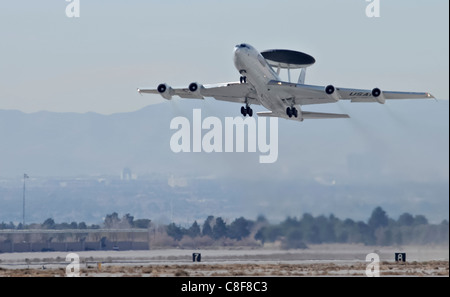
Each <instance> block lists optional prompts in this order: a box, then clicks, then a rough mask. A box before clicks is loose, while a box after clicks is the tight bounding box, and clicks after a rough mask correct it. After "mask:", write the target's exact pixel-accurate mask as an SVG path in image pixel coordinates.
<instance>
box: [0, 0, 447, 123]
mask: <svg viewBox="0 0 450 297" xmlns="http://www.w3.org/2000/svg"><path fill="white" fill-rule="evenodd" d="M379 3H380V17H379V18H369V17H367V15H366V7H367V5H369V4H370V3H369V2H366V1H364V0H343V1H333V0H320V1H287V0H282V1H276V2H275V1H267V0H259V1H235V0H232V1H227V2H226V3H224V2H223V1H199V0H194V1H126V2H125V1H117V0H108V1H104V0H89V1H87V0H80V10H79V12H80V16H79V17H78V18H69V17H67V15H66V7H67V6H68V5H69V4H70V3H69V2H66V1H64V0H45V1H32V0H20V1H1V2H0V41H1V42H0V55H1V59H0V109H3V110H5V109H14V110H20V111H23V112H26V113H31V112H37V111H55V112H79V113H86V112H96V113H100V114H113V113H121V112H130V111H136V110H139V109H141V108H143V107H145V106H147V105H149V104H152V103H162V102H163V100H162V99H161V98H159V96H139V95H138V94H137V93H136V88H138V87H156V86H157V85H158V84H159V83H161V82H167V83H168V84H170V85H172V86H182V87H184V86H187V85H188V84H189V83H190V82H193V81H198V82H200V83H204V84H206V83H216V82H225V81H236V80H238V79H239V74H238V72H237V70H236V69H235V68H234V65H233V62H232V51H233V47H234V45H235V44H238V43H242V42H247V43H250V44H252V45H253V46H254V47H256V48H257V49H259V50H260V51H262V50H265V49H273V48H283V49H292V50H298V51H303V52H306V53H308V54H310V55H312V56H314V57H315V58H316V61H317V62H316V64H315V65H314V66H312V67H311V68H310V69H309V70H308V74H307V80H306V82H307V83H309V84H318V85H327V84H333V85H335V86H340V87H352V88H369V89H372V88H374V87H380V88H381V89H384V90H399V91H427V92H431V93H432V94H433V95H435V96H436V97H437V98H439V99H448V98H449V87H448V80H449V69H448V67H449V37H448V36H449V32H448V30H449V29H448V28H449V27H448V20H449V17H448V5H449V2H448V1H446V0H431V1H406V0H397V1H387V0H380V2H379Z"/></svg>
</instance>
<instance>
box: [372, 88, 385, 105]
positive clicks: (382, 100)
mask: <svg viewBox="0 0 450 297" xmlns="http://www.w3.org/2000/svg"><path fill="white" fill-rule="evenodd" d="M372 96H373V97H374V98H375V100H377V102H378V103H380V104H384V103H385V102H386V98H384V95H383V92H382V91H381V90H380V89H379V88H375V89H373V90H372Z"/></svg>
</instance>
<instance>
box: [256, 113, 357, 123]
mask: <svg viewBox="0 0 450 297" xmlns="http://www.w3.org/2000/svg"><path fill="white" fill-rule="evenodd" d="M256 114H257V115H258V116H259V117H278V118H283V119H287V120H294V121H300V122H301V121H303V120H305V119H308V120H309V119H348V118H350V117H349V115H348V114H339V113H323V112H310V111H301V112H299V116H298V117H291V118H290V117H288V116H287V115H286V114H284V113H274V112H272V111H261V112H258V113H256Z"/></svg>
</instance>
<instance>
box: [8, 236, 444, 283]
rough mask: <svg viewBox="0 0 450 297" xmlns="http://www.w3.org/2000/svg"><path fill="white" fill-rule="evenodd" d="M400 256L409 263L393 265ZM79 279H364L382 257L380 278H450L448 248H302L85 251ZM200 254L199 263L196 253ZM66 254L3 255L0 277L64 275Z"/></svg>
mask: <svg viewBox="0 0 450 297" xmlns="http://www.w3.org/2000/svg"><path fill="white" fill-rule="evenodd" d="M396 252H403V253H406V262H404V263H403V262H395V259H394V254H395V253H396ZM75 253H76V254H77V255H78V256H79V269H80V276H133V277H134V276H136V277H141V276H151V277H152V276H154V277H157V276H161V277H164V276H366V268H367V265H368V264H370V263H369V262H366V255H367V254H369V253H376V254H377V255H379V259H380V260H379V265H380V266H379V267H380V275H381V276H409V275H411V276H412V275H415V276H440V275H442V276H449V250H448V247H445V246H440V247H436V246H435V247H424V246H416V247H368V246H364V245H339V244H332V245H316V246H310V247H309V248H308V249H304V250H287V251H285V250H278V249H233V250H229V249H209V250H181V249H161V250H149V251H81V252H75ZM193 253H201V262H193V258H192V254H193ZM67 255H68V253H66V252H41V253H10V254H0V276H65V275H66V267H67V266H68V265H69V264H71V263H70V261H66V256H67Z"/></svg>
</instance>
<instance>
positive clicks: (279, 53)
mask: <svg viewBox="0 0 450 297" xmlns="http://www.w3.org/2000/svg"><path fill="white" fill-rule="evenodd" d="M261 55H262V56H263V57H264V59H266V61H267V63H269V65H270V66H272V67H277V68H278V67H280V68H283V69H285V68H288V69H299V68H306V67H309V66H312V65H314V63H316V59H314V58H313V57H312V56H310V55H308V54H305V53H302V52H297V51H291V50H283V49H272V50H266V51H263V52H261Z"/></svg>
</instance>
